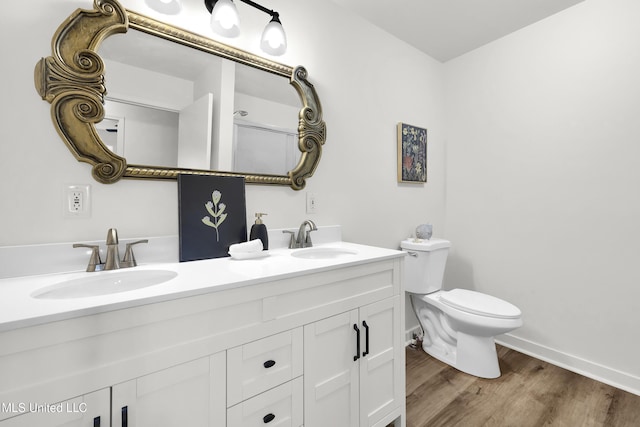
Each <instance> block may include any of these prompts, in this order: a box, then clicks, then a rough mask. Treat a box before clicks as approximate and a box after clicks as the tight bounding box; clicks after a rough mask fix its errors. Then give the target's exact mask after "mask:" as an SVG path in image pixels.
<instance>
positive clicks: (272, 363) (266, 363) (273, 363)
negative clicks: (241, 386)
mask: <svg viewBox="0 0 640 427" xmlns="http://www.w3.org/2000/svg"><path fill="white" fill-rule="evenodd" d="M275 364H276V361H275V360H267V361H266V362H264V363H263V364H262V366H264V367H265V368H267V369H269V368H271V367H272V366H273V365H275Z"/></svg>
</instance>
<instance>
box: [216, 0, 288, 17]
mask: <svg viewBox="0 0 640 427" xmlns="http://www.w3.org/2000/svg"><path fill="white" fill-rule="evenodd" d="M216 1H217V0H204V5H205V6H206V8H207V10H208V11H209V13H211V11H212V10H213V7H214V6H215V4H216ZM239 1H241V2H242V3H246V4H248V5H249V6H252V7H254V8H256V9H258V10H260V11H262V12H264V13H266V14H268V15H271V16H272V17H273V18H275V19H277V20H278V22H280V19H279V18H280V15H279V14H278V12H276V11H275V10H271V9H267V8H266V7H264V6H262V5H259V4H258V3H256V2H254V1H251V0H239Z"/></svg>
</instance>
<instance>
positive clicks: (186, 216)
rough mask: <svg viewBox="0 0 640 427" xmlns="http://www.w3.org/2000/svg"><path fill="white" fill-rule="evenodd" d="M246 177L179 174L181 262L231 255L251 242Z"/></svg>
mask: <svg viewBox="0 0 640 427" xmlns="http://www.w3.org/2000/svg"><path fill="white" fill-rule="evenodd" d="M246 211H247V209H246V197H245V180H244V177H238V176H214V175H188V174H180V175H178V231H179V257H180V262H186V261H196V260H201V259H210V258H221V257H227V256H229V247H230V246H231V245H233V244H235V243H242V242H246V241H247V215H246Z"/></svg>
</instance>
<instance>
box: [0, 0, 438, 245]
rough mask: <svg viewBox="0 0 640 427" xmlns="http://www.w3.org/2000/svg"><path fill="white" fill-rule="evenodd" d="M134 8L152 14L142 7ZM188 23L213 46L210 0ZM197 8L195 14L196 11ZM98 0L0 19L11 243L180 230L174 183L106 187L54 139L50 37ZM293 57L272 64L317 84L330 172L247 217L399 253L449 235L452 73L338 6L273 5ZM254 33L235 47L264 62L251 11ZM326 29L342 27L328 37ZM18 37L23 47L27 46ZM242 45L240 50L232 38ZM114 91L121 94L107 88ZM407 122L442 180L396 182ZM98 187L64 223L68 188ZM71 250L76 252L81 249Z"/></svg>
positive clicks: (246, 25) (1, 231)
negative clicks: (447, 104) (422, 138)
mask: <svg viewBox="0 0 640 427" xmlns="http://www.w3.org/2000/svg"><path fill="white" fill-rule="evenodd" d="M123 4H124V5H125V6H126V7H129V8H131V9H134V10H137V11H139V12H141V13H145V14H149V15H153V13H152V11H150V10H149V9H147V7H146V6H145V5H144V2H143V0H127V1H124V2H123ZM185 5H186V10H185V14H184V15H183V16H182V17H180V18H175V17H173V18H170V17H163V19H167V20H168V19H177V20H179V22H178V23H179V24H180V25H181V26H183V27H187V28H188V29H191V30H193V31H201V32H203V33H206V34H207V35H209V36H213V35H212V33H211V32H210V31H209V30H208V14H207V13H206V9H205V8H204V6H203V5H202V4H201V1H185ZM190 5H192V7H193V10H191V9H189V7H190ZM78 7H82V8H91V2H90V1H89V0H82V1H79V0H74V1H72V0H66V1H63V0H57V1H50V0H36V1H35V3H34V2H31V3H29V4H28V5H27V4H26V3H24V2H17V1H16V2H14V4H13V5H12V8H11V14H4V15H2V16H1V17H0V20H1V22H0V24H1V25H0V32H1V34H2V38H1V40H2V42H0V43H1V44H0V49H1V50H0V54H2V57H3V58H10V61H9V63H10V64H11V66H10V67H4V68H3V78H4V79H6V81H8V82H11V84H8V85H5V88H4V91H5V92H4V94H3V95H4V96H3V98H2V100H1V101H0V120H1V121H2V122H1V124H2V128H3V142H2V144H0V174H1V176H2V179H0V198H1V200H2V211H1V212H2V214H1V215H2V221H0V245H3V246H5V245H21V244H32V243H47V242H71V241H78V240H92V239H104V236H105V235H106V230H107V229H108V228H109V227H116V228H118V230H119V232H120V236H121V237H122V238H124V237H126V236H159V235H172V234H177V232H178V227H177V225H178V215H177V189H176V183H175V182H161V181H158V182H149V181H136V180H121V181H119V182H117V183H115V184H111V185H104V184H100V183H98V182H95V181H93V178H91V175H90V170H91V168H90V166H89V165H87V164H85V163H79V162H77V161H76V160H75V158H74V157H73V156H72V155H71V153H70V152H69V150H68V149H67V147H66V146H65V145H64V144H63V143H62V141H61V139H60V137H59V136H58V135H57V133H56V132H55V131H54V129H53V126H52V124H51V118H50V111H49V110H50V105H49V104H48V103H46V102H44V101H42V100H41V99H40V97H39V96H38V94H37V93H36V90H35V88H34V84H33V69H34V66H35V64H36V62H37V61H38V60H39V59H40V58H41V57H43V56H48V55H50V54H51V50H50V49H51V37H52V35H53V33H54V32H55V30H56V28H57V27H58V25H59V24H60V23H61V22H62V21H63V20H64V19H66V18H67V16H68V15H69V14H70V13H71V12H72V11H73V10H74V9H76V8H78ZM270 7H272V8H273V9H275V10H278V11H279V12H280V16H281V20H282V22H283V24H284V25H285V28H286V31H287V35H288V40H289V51H288V52H287V54H286V55H285V56H283V57H279V58H273V59H275V60H277V61H280V62H283V63H286V64H289V65H298V64H302V65H304V66H305V67H306V68H307V70H308V72H309V78H310V80H311V82H312V83H313V84H314V85H315V87H316V89H317V91H318V93H319V95H320V99H321V101H322V107H323V110H324V118H325V121H326V123H327V142H326V145H325V147H324V151H323V157H322V161H321V163H320V165H319V168H318V170H317V171H316V174H315V176H313V177H312V178H311V179H310V180H309V181H308V184H307V188H306V189H305V190H303V191H298V192H296V191H293V190H291V189H290V188H286V187H273V186H272V187H269V186H248V188H247V193H246V194H247V216H248V217H249V220H250V221H252V220H253V213H254V212H268V213H269V216H268V217H266V218H265V223H266V224H267V226H268V227H273V228H278V227H289V226H297V225H298V224H300V223H301V222H302V221H303V220H304V219H306V218H312V219H314V220H315V221H316V223H317V224H319V225H322V224H325V225H328V224H341V225H342V226H343V227H344V228H343V236H344V237H345V239H347V240H351V241H355V242H361V243H367V244H374V245H379V246H383V247H397V245H398V242H399V241H400V240H401V239H402V238H403V237H405V236H406V235H408V234H409V233H410V232H411V231H412V230H413V229H414V228H415V226H416V225H417V224H419V223H422V222H425V221H430V222H432V223H434V225H435V230H436V233H438V232H442V231H443V227H444V147H443V143H444V117H443V109H444V107H443V106H444V99H443V93H442V89H443V82H442V68H443V67H442V64H440V63H438V62H436V61H435V60H432V59H431V58H429V57H426V56H425V55H423V54H421V53H419V52H417V51H416V50H415V49H413V48H411V47H409V46H408V45H406V44H404V43H402V42H400V41H398V40H396V39H394V38H392V37H390V36H388V35H387V34H385V33H384V32H382V31H381V30H378V29H376V28H374V27H373V26H371V25H369V24H367V23H365V22H364V21H361V20H358V19H352V18H351V17H350V16H349V15H348V14H345V13H343V12H342V11H341V10H339V9H338V7H337V6H335V5H334V4H333V3H332V2H328V1H323V2H317V1H314V0H297V1H290V0H274V1H272V2H271V4H270ZM239 9H240V11H241V14H242V15H243V16H242V26H243V31H244V33H243V35H242V36H241V37H240V38H239V39H238V40H234V41H233V43H234V44H235V45H236V46H237V47H240V48H243V49H246V50H251V51H253V52H256V53H259V50H258V46H257V45H258V41H257V40H258V39H259V36H260V33H261V32H262V28H263V27H264V25H265V24H266V22H263V21H265V16H264V14H261V13H257V12H255V11H252V10H251V8H249V7H244V6H242V5H240V6H239ZM327 23H331V29H330V31H327ZM16 40H19V41H20V44H16ZM229 43H230V44H231V42H230V41H229ZM107 88H108V85H107ZM399 121H406V122H409V123H412V124H416V125H421V126H424V127H426V128H428V129H429V168H430V169H429V177H428V178H429V183H428V184H426V185H418V186H409V185H399V184H397V182H396V141H395V126H396V123H397V122H399ZM67 183H70V184H91V186H92V196H93V203H92V216H91V218H90V219H69V218H65V217H63V215H62V206H63V200H62V187H63V185H64V184H67ZM307 191H312V192H314V193H315V194H316V195H317V200H318V207H319V212H318V213H317V214H314V215H307V214H306V213H305V193H306V192H307ZM69 251H70V253H71V252H72V249H71V248H70V249H69Z"/></svg>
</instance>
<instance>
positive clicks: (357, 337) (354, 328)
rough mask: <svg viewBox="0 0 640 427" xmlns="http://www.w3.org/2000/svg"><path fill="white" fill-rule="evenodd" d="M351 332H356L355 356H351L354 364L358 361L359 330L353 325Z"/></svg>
mask: <svg viewBox="0 0 640 427" xmlns="http://www.w3.org/2000/svg"><path fill="white" fill-rule="evenodd" d="M353 330H354V331H356V355H355V356H353V361H354V362H355V361H356V360H358V359H360V328H358V325H356V324H355V323H354V324H353Z"/></svg>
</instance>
